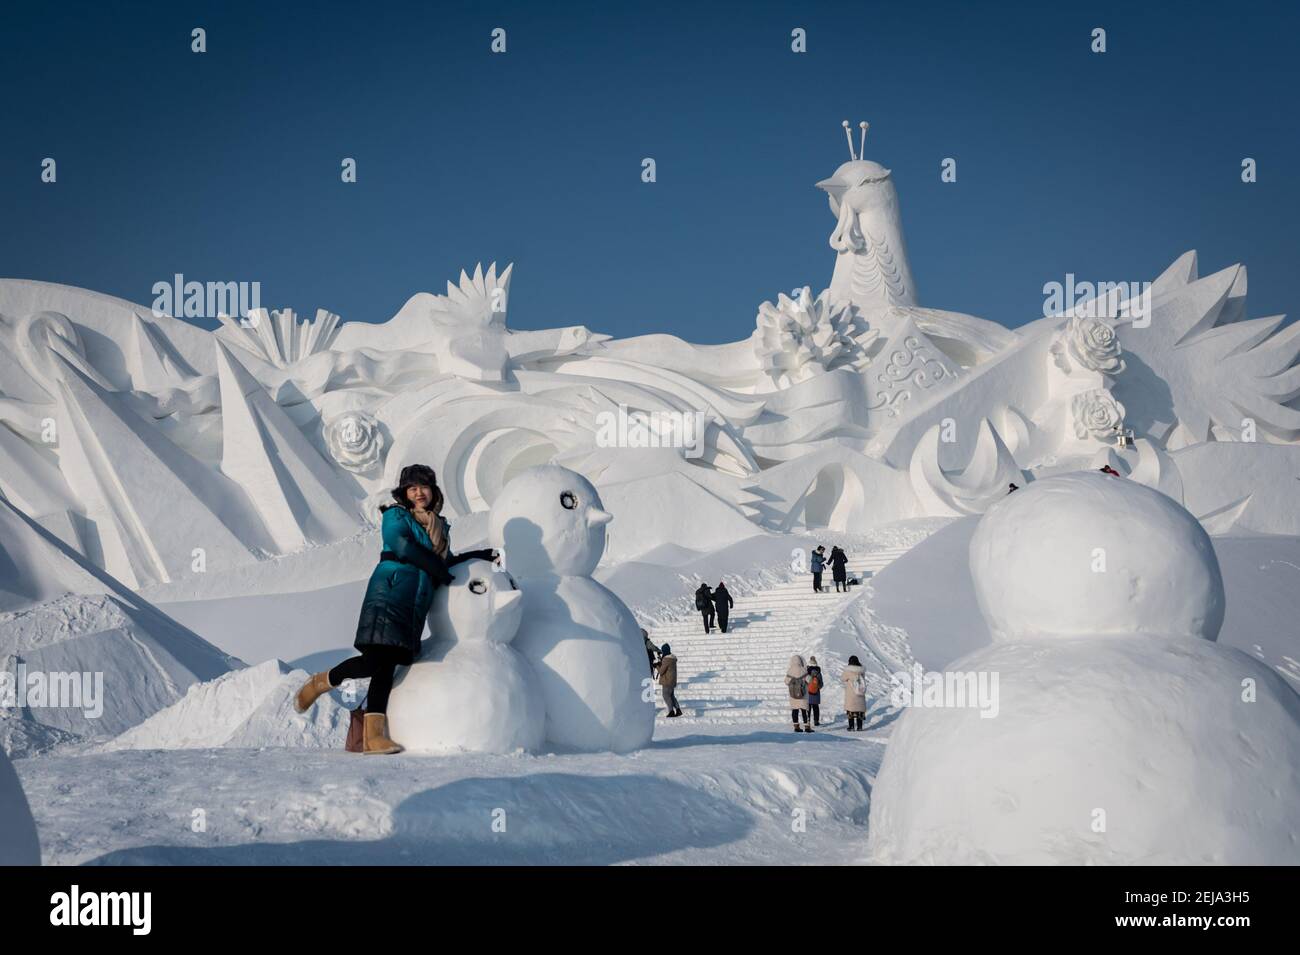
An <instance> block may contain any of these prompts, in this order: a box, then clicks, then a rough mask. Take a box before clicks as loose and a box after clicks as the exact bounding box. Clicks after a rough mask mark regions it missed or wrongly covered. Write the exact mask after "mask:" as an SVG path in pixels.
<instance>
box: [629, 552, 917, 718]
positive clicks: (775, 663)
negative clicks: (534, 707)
mask: <svg viewBox="0 0 1300 955" xmlns="http://www.w3.org/2000/svg"><path fill="white" fill-rule="evenodd" d="M908 549H909V548H907V547H895V548H885V549H881V550H874V551H868V552H866V553H864V554H856V555H853V556H852V557H850V559H849V564H848V576H849V578H850V579H852V578H854V577H856V578H857V579H858V580H860V581H862V585H861V586H856V587H850V588H849V591H848V593H836V592H835V584H834V583H833V582H832V580H831V573H830V567H829V566H828V567H827V568H826V573H825V574H824V575H823V576H822V584H823V585H824V586H825V587H826V589H827V590H828V591H829V592H828V593H821V594H819V593H814V592H813V589H812V574H810V573H805V574H802V575H800V576H799V577H796V578H795V579H794V580H791V581H787V582H785V583H781V584H777V585H775V586H773V587H769V588H767V589H764V590H759V591H756V592H754V593H752V594H747V595H745V596H743V597H741V596H736V595H734V594H733V599H734V600H735V602H736V605H735V606H734V607H732V609H731V616H730V617H729V618H728V621H727V631H728V632H727V633H722V632H721V631H719V630H718V629H717V627H714V629H713V632H712V633H710V634H705V633H704V623H703V620H702V619H701V616H700V613H699V611H697V610H695V609H694V608H692V610H691V612H690V614H689V616H685V617H681V618H678V619H676V620H672V621H669V622H668V623H665V624H661V625H660V626H658V627H655V628H654V629H653V630H651V631H650V636H651V639H653V640H654V642H655V644H656V645H658V646H663V645H664V644H665V643H667V644H669V645H670V646H671V647H672V651H673V656H675V657H677V681H678V682H677V702H678V704H679V705H680V706H681V708H682V711H683V712H684V713H685V714H686V715H688V716H695V717H701V718H703V719H707V720H710V721H716V722H730V721H733V720H734V721H742V720H743V721H750V720H776V719H781V720H788V719H789V718H790V705H789V697H788V696H787V694H786V686H785V671H786V669H787V668H788V667H789V664H790V656H791V655H792V654H795V653H798V654H800V655H801V656H803V657H805V659H806V658H807V656H808V653H809V649H808V646H807V644H808V641H809V640H810V639H811V638H812V636H813V635H814V634H816V633H819V632H820V631H821V630H822V628H823V627H825V626H826V625H827V624H828V623H829V622H830V621H831V620H832V619H833V618H835V617H836V616H838V615H839V614H840V613H842V612H843V610H844V609H845V605H846V604H847V603H848V602H849V601H850V600H853V599H854V598H856V597H858V596H860V595H861V594H862V589H863V586H865V585H866V584H867V583H868V582H869V581H870V579H871V578H872V577H873V576H874V575H875V574H876V572H878V571H879V570H881V569H882V568H884V567H886V566H887V565H889V564H890V563H892V562H893V561H894V560H895V559H896V558H898V557H900V556H902V555H903V554H905V553H907V551H908ZM822 663H823V666H824V665H825V663H826V661H824V660H823V661H822ZM827 675H828V676H829V675H830V674H829V673H828V674H827ZM826 694H829V695H826ZM842 695H843V693H842V689H841V688H840V687H839V686H833V687H830V688H828V690H827V691H824V694H823V697H822V699H823V700H824V701H825V708H824V710H823V720H826V719H829V718H830V716H831V715H832V714H834V713H837V712H839V710H840V708H841V707H840V704H841V703H842V702H843V700H842ZM657 705H658V706H659V709H660V711H661V712H663V710H664V707H663V700H662V697H660V698H659V699H658V701H657Z"/></svg>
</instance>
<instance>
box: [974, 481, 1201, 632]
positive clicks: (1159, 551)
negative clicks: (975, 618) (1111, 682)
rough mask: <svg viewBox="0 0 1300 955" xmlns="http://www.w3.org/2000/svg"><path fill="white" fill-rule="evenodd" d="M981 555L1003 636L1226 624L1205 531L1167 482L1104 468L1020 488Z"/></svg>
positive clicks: (977, 558) (988, 598)
mask: <svg viewBox="0 0 1300 955" xmlns="http://www.w3.org/2000/svg"><path fill="white" fill-rule="evenodd" d="M970 565H971V574H972V576H973V578H974V581H975V592H976V596H977V598H978V600H979V604H980V609H981V611H983V614H984V616H985V618H986V619H987V620H988V621H989V629H990V630H991V632H992V634H993V639H994V640H1007V639H1022V638H1031V639H1040V638H1044V637H1047V638H1055V637H1065V636H1082V635H1085V634H1120V633H1128V634H1163V635H1166V636H1177V637H1193V638H1202V639H1207V640H1213V639H1215V637H1217V636H1218V633H1219V628H1220V626H1222V624H1223V612H1224V596H1223V579H1222V577H1221V575H1220V573H1219V563H1218V560H1217V559H1216V557H1215V555H1214V547H1213V545H1212V544H1211V542H1210V536H1209V535H1208V534H1207V533H1206V532H1205V529H1204V528H1202V527H1201V525H1200V523H1199V522H1198V521H1197V520H1196V518H1194V517H1193V516H1192V515H1191V514H1190V513H1188V512H1187V511H1186V510H1185V509H1184V508H1182V507H1180V506H1179V505H1178V504H1176V503H1174V501H1173V500H1172V499H1170V498H1168V497H1166V496H1165V495H1164V494H1161V493H1160V492H1159V491H1155V490H1152V489H1151V488H1148V487H1144V486H1143V485H1141V484H1138V483H1136V482H1135V481H1129V480H1127V479H1125V478H1121V477H1115V476H1113V475H1108V474H1103V473H1101V472H1096V471H1080V472H1077V473H1073V474H1065V475H1061V476H1059V477H1051V478H1046V479H1044V480H1041V481H1035V482H1034V483H1032V484H1030V485H1029V486H1028V487H1025V488H1022V489H1021V490H1018V491H1015V492H1014V493H1011V494H1008V495H1007V496H1006V497H1005V498H1003V499H1002V500H1000V501H999V502H998V503H997V504H995V505H994V506H993V507H991V508H989V510H988V512H987V513H986V514H985V516H984V518H983V519H982V520H981V521H980V523H979V527H978V528H977V529H976V531H975V536H974V537H973V538H972V539H971V546H970Z"/></svg>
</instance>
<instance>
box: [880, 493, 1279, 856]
mask: <svg viewBox="0 0 1300 955" xmlns="http://www.w3.org/2000/svg"><path fill="white" fill-rule="evenodd" d="M970 563H971V574H972V577H973V579H974V583H975V590H976V594H977V596H978V599H979V604H980V609H981V611H982V612H983V614H984V616H985V617H986V618H987V620H988V623H989V629H990V631H991V633H992V635H993V643H992V644H991V645H990V646H988V647H984V648H982V649H980V650H977V651H976V652H975V653H972V654H970V655H968V656H966V657H964V658H963V659H961V660H958V661H956V662H955V663H953V664H951V665H950V666H949V667H948V668H947V670H948V672H949V673H954V672H956V673H963V674H968V675H969V674H979V673H984V674H986V675H987V676H989V677H991V676H992V675H993V674H996V675H997V676H998V684H997V689H998V699H997V701H996V703H997V706H996V708H994V709H986V712H987V713H990V714H993V715H991V718H990V717H987V716H985V715H983V714H982V712H981V710H980V709H977V708H974V707H969V706H953V705H949V706H930V705H921V706H910V707H909V708H908V709H907V710H906V712H905V713H904V714H903V716H902V717H901V718H900V719H899V721H898V723H897V728H896V730H895V731H894V734H893V738H892V740H891V741H890V743H889V747H888V750H887V752H886V754H885V758H884V762H883V764H882V766H881V770H880V773H879V775H878V777H877V779H876V785H875V787H874V788H873V790H872V795H871V818H870V835H869V837H868V853H869V856H870V858H871V860H872V861H874V862H879V863H905V864H913V863H943V864H970V863H1007V864H1022V865H1037V864H1044V863H1058V864H1076V865H1077V864H1135V863H1145V864H1157V865H1201V864H1295V863H1297V862H1300V696H1297V694H1296V693H1295V691H1294V690H1292V689H1291V687H1290V686H1289V685H1288V684H1287V683H1286V682H1285V681H1284V680H1283V679H1282V678H1281V677H1280V676H1279V675H1278V674H1277V673H1275V672H1274V671H1273V670H1272V669H1270V668H1269V667H1267V666H1265V665H1264V664H1263V663H1260V662H1259V661H1257V660H1255V659H1253V658H1251V657H1249V656H1247V655H1246V654H1244V653H1241V652H1239V651H1237V650H1234V649H1232V648H1229V647H1225V646H1220V645H1219V644H1218V643H1216V642H1215V640H1216V639H1217V637H1218V633H1219V628H1220V626H1221V625H1222V623H1223V613H1224V591H1223V582H1222V579H1221V577H1220V574H1219V566H1218V561H1217V559H1216V558H1215V555H1214V549H1213V547H1212V545H1211V542H1210V538H1209V537H1208V535H1207V534H1206V533H1205V531H1204V530H1203V529H1202V527H1201V526H1200V524H1199V523H1198V522H1197V521H1196V519H1195V518H1194V517H1192V515H1191V514H1189V513H1188V512H1187V511H1186V510H1184V509H1183V508H1182V507H1180V506H1179V505H1178V504H1176V503H1174V501H1173V500H1171V499H1170V498H1168V497H1166V496H1165V495H1163V494H1161V493H1160V492H1158V491H1155V490H1152V489H1150V488H1147V487H1143V486H1142V485H1140V484H1137V483H1135V482H1133V481H1129V480H1126V479H1125V478H1121V477H1112V476H1110V475H1106V474H1101V473H1098V472H1080V473H1075V474H1068V475H1063V476H1059V477H1053V478H1047V479H1045V480H1041V481H1037V482H1034V483H1033V484H1030V485H1029V486H1028V487H1026V488H1022V489H1021V490H1018V491H1016V492H1015V493H1014V494H1009V495H1008V496H1007V497H1006V498H1004V499H1002V500H1001V501H999V502H998V503H997V504H995V505H994V506H993V507H992V508H990V509H989V511H988V512H987V513H986V514H985V515H984V517H983V518H982V519H981V521H980V524H979V526H978V527H977V528H976V532H975V535H974V537H973V538H972V540H971V546H970ZM923 702H927V701H923ZM948 702H950V703H951V702H954V701H948Z"/></svg>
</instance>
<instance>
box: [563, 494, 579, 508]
mask: <svg viewBox="0 0 1300 955" xmlns="http://www.w3.org/2000/svg"><path fill="white" fill-rule="evenodd" d="M560 504H561V505H562V506H563V507H564V509H565V510H567V511H571V510H573V509H574V508H575V507H577V506H578V498H577V496H576V495H575V494H574V493H573V492H572V491H565V492H564V493H563V494H561V495H560Z"/></svg>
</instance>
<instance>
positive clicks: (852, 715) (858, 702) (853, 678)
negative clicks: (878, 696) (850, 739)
mask: <svg viewBox="0 0 1300 955" xmlns="http://www.w3.org/2000/svg"><path fill="white" fill-rule="evenodd" d="M863 673H864V671H863V669H862V662H861V661H860V660H858V658H857V657H849V663H848V666H846V667H845V668H844V672H843V673H842V674H841V675H840V679H841V680H843V681H844V712H845V715H847V716H848V718H849V732H850V733H852V732H855V731H860V730H861V729H862V721H863V720H864V719H866V716H867V681H866V678H865V677H864V676H863Z"/></svg>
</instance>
